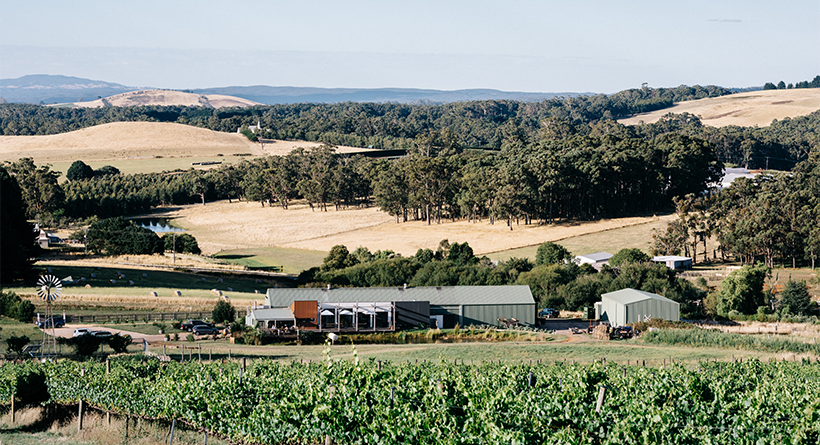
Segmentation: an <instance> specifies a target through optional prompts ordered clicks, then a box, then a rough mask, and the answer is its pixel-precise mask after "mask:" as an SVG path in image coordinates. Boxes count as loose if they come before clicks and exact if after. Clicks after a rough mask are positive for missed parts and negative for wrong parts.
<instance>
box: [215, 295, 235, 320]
mask: <svg viewBox="0 0 820 445" xmlns="http://www.w3.org/2000/svg"><path fill="white" fill-rule="evenodd" d="M211 318H213V319H214V323H226V324H228V323H233V321H234V320H235V319H236V309H234V307H233V306H231V304H230V303H228V302H227V301H225V300H219V301H217V302H216V306H215V307H214V310H213V312H211Z"/></svg>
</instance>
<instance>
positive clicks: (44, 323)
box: [36, 317, 65, 329]
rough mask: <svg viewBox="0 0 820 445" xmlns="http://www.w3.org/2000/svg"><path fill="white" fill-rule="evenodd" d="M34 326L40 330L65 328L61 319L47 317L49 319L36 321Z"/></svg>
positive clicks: (63, 320)
mask: <svg viewBox="0 0 820 445" xmlns="http://www.w3.org/2000/svg"><path fill="white" fill-rule="evenodd" d="M36 324H37V327H38V328H40V329H45V328H51V327H54V328H61V327H63V326H65V319H64V318H63V317H49V318H46V319H43V320H40V321H38V322H37V323H36Z"/></svg>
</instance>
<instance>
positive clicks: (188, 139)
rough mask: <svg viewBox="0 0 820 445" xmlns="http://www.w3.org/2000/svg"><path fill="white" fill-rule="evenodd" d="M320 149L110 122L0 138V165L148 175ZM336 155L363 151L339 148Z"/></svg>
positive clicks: (184, 128) (160, 125)
mask: <svg viewBox="0 0 820 445" xmlns="http://www.w3.org/2000/svg"><path fill="white" fill-rule="evenodd" d="M319 145H322V144H321V143H319V142H306V141H279V140H275V141H271V142H265V143H255V142H251V141H249V140H248V138H247V137H245V136H244V135H242V134H239V133H222V132H218V131H212V130H208V129H205V128H199V127H193V126H190V125H182V124H174V123H168V122H114V123H110V124H103V125H96V126H93V127H89V128H84V129H82V130H77V131H72V132H68V133H62V134H55V135H48V136H0V162H2V161H16V160H17V159H20V158H24V157H28V158H33V159H34V162H35V163H36V164H38V165H41V164H53V165H54V166H55V169H56V170H58V171H62V172H65V170H67V169H68V166H69V165H71V163H72V162H74V161H76V160H78V159H79V160H82V161H83V162H85V163H86V164H89V165H91V166H92V167H95V168H97V167H100V166H102V165H114V166H115V167H117V168H121V169H122V170H123V171H124V172H127V173H151V172H160V171H165V170H173V169H177V168H183V169H188V168H191V162H195V161H199V162H201V161H203V160H219V161H223V162H226V163H236V162H238V161H239V160H241V159H247V157H245V156H244V155H251V157H258V156H283V155H286V154H288V153H290V152H291V151H293V150H294V149H296V148H299V147H303V148H310V147H318V146H319ZM336 151H337V152H339V153H349V152H354V151H367V149H363V148H356V147H346V146H340V147H337V149H336ZM234 155H243V157H236V156H234ZM58 166H59V168H57V167H58ZM198 168H212V167H198Z"/></svg>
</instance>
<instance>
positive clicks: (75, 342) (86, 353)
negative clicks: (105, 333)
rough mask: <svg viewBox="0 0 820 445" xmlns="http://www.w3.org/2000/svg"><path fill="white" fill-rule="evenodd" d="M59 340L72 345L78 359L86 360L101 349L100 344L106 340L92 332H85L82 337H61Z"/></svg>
mask: <svg viewBox="0 0 820 445" xmlns="http://www.w3.org/2000/svg"><path fill="white" fill-rule="evenodd" d="M57 341H58V342H60V343H63V344H67V345H69V346H71V348H72V349H74V354H75V355H76V356H77V359H78V360H80V361H85V360H86V359H87V358H89V357H91V356H92V355H94V353H95V352H97V350H98V349H100V345H101V344H103V342H104V341H105V340H103V339H102V338H100V337H95V336H93V335H91V334H85V335H83V336H80V337H72V338H62V337H61V338H58V339H57Z"/></svg>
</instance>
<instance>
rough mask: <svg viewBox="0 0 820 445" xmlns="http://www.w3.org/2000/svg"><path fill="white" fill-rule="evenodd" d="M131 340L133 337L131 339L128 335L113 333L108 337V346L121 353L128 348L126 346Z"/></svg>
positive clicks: (132, 340)
mask: <svg viewBox="0 0 820 445" xmlns="http://www.w3.org/2000/svg"><path fill="white" fill-rule="evenodd" d="M133 342H134V339H132V338H131V336H130V335H127V334H126V335H120V334H114V335H113V336H111V338H109V339H108V346H111V349H113V350H114V352H116V353H117V354H122V353H123V352H126V351H127V350H128V346H130V345H131V344H132V343H133Z"/></svg>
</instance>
